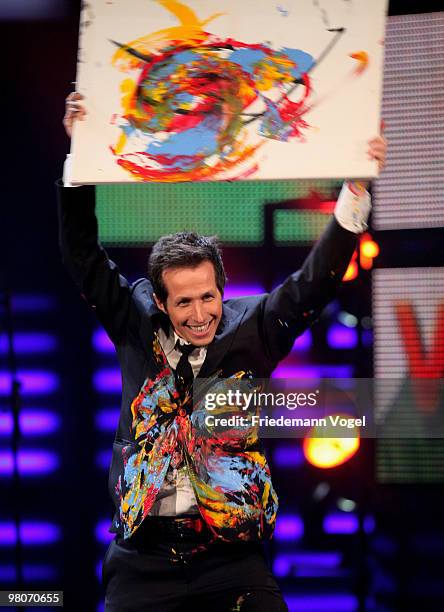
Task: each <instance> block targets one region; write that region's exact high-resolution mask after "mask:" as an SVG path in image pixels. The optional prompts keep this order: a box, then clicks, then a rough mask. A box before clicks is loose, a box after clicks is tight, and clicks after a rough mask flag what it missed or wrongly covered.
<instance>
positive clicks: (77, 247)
mask: <svg viewBox="0 0 444 612" xmlns="http://www.w3.org/2000/svg"><path fill="white" fill-rule="evenodd" d="M70 96H71V98H70ZM70 96H68V98H67V105H66V113H65V118H64V125H65V129H66V131H67V133H68V135H69V136H70V135H71V128H72V123H73V121H74V120H75V116H76V114H78V115H79V117H78V118H81V117H82V116H83V115H84V114H85V111H84V109H83V110H73V108H71V107H70V104H72V102H71V100H72V96H75V98H74V100H80V99H81V97H80V96H79V94H70ZM67 162H68V163H67ZM67 162H65V168H64V179H63V183H62V182H58V184H57V195H58V205H59V241H60V248H61V251H62V257H63V262H64V264H65V265H66V267H67V268H68V270H69V272H70V274H71V276H72V278H73V279H74V281H75V282H76V284H77V285H78V287H79V289H80V291H81V293H82V295H83V297H84V298H85V299H86V301H87V302H88V304H89V305H90V306H91V307H92V308H93V309H94V311H95V312H96V314H97V316H98V318H99V320H100V321H101V323H102V324H103V326H104V327H105V329H106V331H107V332H108V335H109V336H110V338H111V339H112V340H113V341H114V342H121V341H122V340H123V339H124V337H125V335H126V334H127V332H128V329H129V326H134V328H136V326H137V324H138V312H137V310H136V308H135V306H134V304H133V302H132V299H131V288H130V287H129V284H128V282H127V280H126V279H125V278H124V277H123V276H121V275H120V274H119V270H118V268H117V266H116V265H115V264H114V263H113V262H112V261H111V260H110V259H109V258H108V256H107V254H106V252H105V250H104V249H103V248H102V247H101V245H100V243H99V240H98V224H97V218H96V215H95V187H94V186H93V185H84V186H83V185H82V186H79V187H70V186H68V185H70V183H69V156H68V158H67Z"/></svg>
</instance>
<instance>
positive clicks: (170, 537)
mask: <svg viewBox="0 0 444 612" xmlns="http://www.w3.org/2000/svg"><path fill="white" fill-rule="evenodd" d="M78 100H79V96H78V94H73V95H72V96H71V97H69V98H68V105H67V111H66V115H65V127H66V128H67V131H68V133H70V127H71V124H72V121H73V120H74V119H75V118H76V117H77V116H79V117H81V115H82V113H84V110H82V109H81V107H80V106H79V105H78ZM385 152H386V144H385V141H384V140H383V139H382V138H380V137H379V138H376V139H375V140H373V141H371V142H370V144H369V155H370V156H371V157H373V158H376V159H378V161H379V164H380V167H382V166H383V163H384V158H385ZM67 174H68V173H66V174H65V186H63V185H60V186H59V204H60V239H61V248H62V253H63V257H64V260H65V263H66V265H67V267H68V268H69V270H70V272H71V274H72V276H73V278H74V280H75V281H76V283H77V284H78V286H79V288H80V291H81V292H82V294H83V296H84V297H85V299H86V300H87V302H88V303H89V304H90V306H91V307H92V308H93V309H94V311H95V313H96V314H97V316H98V317H99V319H100V321H101V322H102V324H103V325H104V327H105V329H106V331H107V332H108V335H109V337H110V338H111V339H112V341H113V342H114V344H115V347H116V351H117V355H118V358H119V363H120V367H121V371H122V403H121V412H120V418H119V423H118V427H117V431H116V435H115V440H114V444H113V457H112V464H111V469H110V474H109V490H110V494H111V497H112V499H113V502H114V505H115V514H114V518H113V521H112V525H111V528H110V531H111V532H112V533H115V534H116V536H115V539H114V540H113V541H112V542H111V544H110V546H109V548H108V551H107V553H106V556H105V559H104V562H103V582H104V586H105V589H106V600H105V609H106V611H107V612H126V611H131V612H142V611H143V612H145V611H146V610H155V611H156V612H178V611H183V612H185V611H187V610H190V609H192V610H194V612H197V611H198V610H202V611H203V610H205V611H207V610H211V611H212V612H234V611H241V612H262V611H263V612H285V611H286V610H287V606H286V604H285V602H284V600H283V598H282V595H281V593H280V591H279V588H278V586H277V584H276V582H275V580H274V578H273V576H272V575H271V573H270V571H269V569H268V566H267V563H266V561H265V557H264V552H263V544H262V543H263V541H264V540H268V539H270V538H271V537H272V534H273V529H274V526H275V522H276V515H277V508H278V499H277V495H276V492H275V490H274V488H273V484H272V481H271V475H270V470H269V467H268V464H267V460H266V458H265V455H264V453H263V450H262V448H261V445H260V442H259V441H258V440H257V439H256V440H250V439H248V440H247V439H245V438H242V437H239V438H232V439H230V440H229V441H227V440H226V439H225V438H224V437H223V436H220V435H219V436H218V435H216V434H215V433H214V431H213V432H212V431H210V430H209V431H205V430H204V432H203V434H202V428H200V429H199V427H198V425H199V423H198V419H199V414H198V410H196V409H195V408H196V407H195V406H194V405H193V397H192V393H191V387H192V384H193V381H194V379H195V378H196V377H198V378H200V379H205V378H210V377H212V379H213V380H219V379H223V378H228V377H242V376H243V375H245V373H246V372H248V373H250V374H251V376H253V377H254V378H268V377H269V376H270V375H271V373H272V372H273V370H274V369H275V368H276V366H277V365H278V363H279V361H280V360H282V359H283V358H284V357H285V356H286V355H287V354H288V353H289V352H290V350H291V348H292V346H293V343H294V341H295V339H296V337H297V336H298V335H300V334H301V333H302V332H303V331H304V330H305V329H306V328H307V327H308V326H310V325H311V324H312V323H313V322H314V321H316V319H317V318H318V316H319V315H320V313H321V311H322V309H323V308H324V306H325V305H326V304H327V303H328V302H329V301H330V300H331V299H332V298H333V297H334V296H335V295H336V292H337V290H338V288H339V286H340V284H341V280H342V277H343V275H344V273H345V271H346V269H347V266H348V263H349V261H350V258H351V256H352V254H353V251H354V249H355V247H356V244H357V237H358V234H359V233H360V232H362V231H364V230H365V229H366V227H367V225H366V220H367V217H368V213H369V210H370V203H369V195H368V193H367V192H366V191H365V189H363V188H362V186H361V185H357V184H354V183H348V182H346V183H344V186H343V189H342V191H341V194H340V197H339V199H338V202H337V205H336V209H335V213H334V215H333V216H332V218H331V220H330V223H329V225H328V226H327V228H326V230H325V232H324V234H323V235H322V237H321V238H320V240H319V241H318V243H317V244H316V245H315V246H314V247H313V249H312V251H311V253H310V254H309V256H308V257H307V259H306V261H305V262H304V264H303V265H302V267H301V269H300V270H298V271H297V272H295V273H294V274H292V275H291V276H290V277H288V278H287V279H286V280H285V281H284V283H283V284H282V285H280V286H279V287H277V288H276V289H274V290H273V291H272V292H271V293H266V294H262V295H256V296H250V297H245V298H237V299H231V300H225V301H224V300H223V292H224V286H225V281H226V276H225V271H224V267H223V263H222V259H221V254H220V251H219V249H218V247H217V244H216V242H215V240H214V239H213V238H208V237H205V236H200V235H198V234H196V233H194V232H180V233H177V234H173V235H170V236H164V237H162V238H160V239H159V241H158V242H157V243H156V244H155V245H154V247H153V249H152V252H151V254H150V258H149V266H148V268H149V269H148V276H149V278H144V279H140V280H139V281H137V282H136V283H134V284H133V285H130V284H129V283H128V282H127V280H126V279H125V278H124V277H123V276H122V275H121V274H120V273H119V270H118V268H117V266H116V265H115V264H114V263H113V262H112V261H110V260H109V258H108V256H107V254H106V252H105V251H104V249H103V248H102V246H101V245H100V244H99V242H98V231H97V219H96V217H95V212H94V208H95V192H94V187H93V186H80V187H74V188H72V187H70V186H69V176H67Z"/></svg>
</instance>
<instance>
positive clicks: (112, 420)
mask: <svg viewBox="0 0 444 612" xmlns="http://www.w3.org/2000/svg"><path fill="white" fill-rule="evenodd" d="M119 416H120V409H119V408H106V409H104V410H100V411H99V412H98V413H97V414H96V418H95V421H96V427H97V429H98V430H99V431H116V429H117V425H118V423H119Z"/></svg>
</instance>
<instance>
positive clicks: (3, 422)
mask: <svg viewBox="0 0 444 612" xmlns="http://www.w3.org/2000/svg"><path fill="white" fill-rule="evenodd" d="M13 424H14V423H13V420H12V415H11V414H9V413H7V412H5V413H3V414H0V437H3V436H10V435H11V434H12V429H13Z"/></svg>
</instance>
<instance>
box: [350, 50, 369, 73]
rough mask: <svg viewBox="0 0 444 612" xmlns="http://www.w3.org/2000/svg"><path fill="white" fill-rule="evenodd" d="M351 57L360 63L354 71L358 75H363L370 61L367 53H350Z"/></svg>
mask: <svg viewBox="0 0 444 612" xmlns="http://www.w3.org/2000/svg"><path fill="white" fill-rule="evenodd" d="M349 57H351V58H352V59H354V60H357V61H358V64H357V66H356V68H355V71H354V72H355V74H356V75H359V74H362V73H363V72H364V71H365V70H366V69H367V67H368V63H369V61H370V58H369V56H368V53H367V51H356V53H349Z"/></svg>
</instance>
